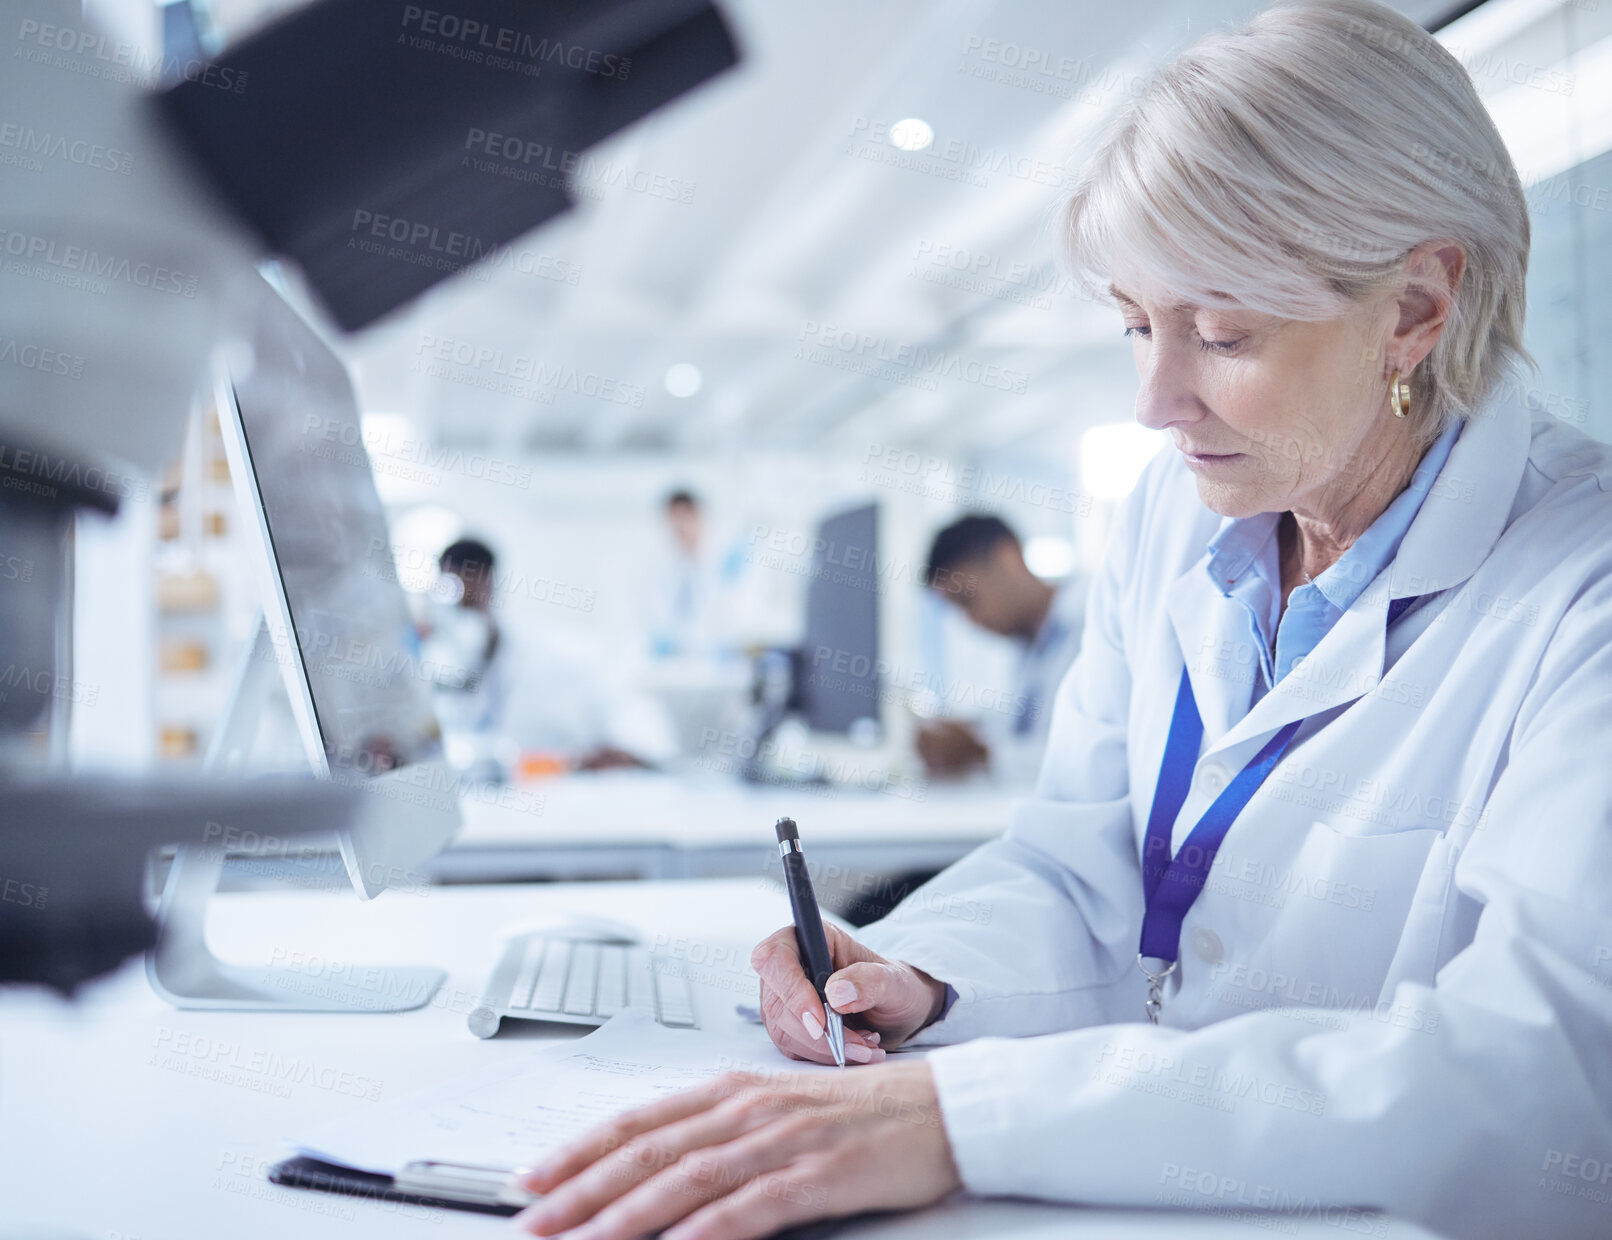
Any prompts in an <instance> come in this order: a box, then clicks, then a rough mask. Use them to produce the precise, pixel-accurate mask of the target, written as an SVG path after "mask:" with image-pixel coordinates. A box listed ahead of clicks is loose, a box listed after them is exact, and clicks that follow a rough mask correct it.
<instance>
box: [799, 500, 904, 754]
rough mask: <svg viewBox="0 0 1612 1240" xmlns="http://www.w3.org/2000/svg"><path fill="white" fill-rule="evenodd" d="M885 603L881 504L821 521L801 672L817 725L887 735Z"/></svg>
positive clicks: (861, 738)
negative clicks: (883, 715)
mask: <svg viewBox="0 0 1612 1240" xmlns="http://www.w3.org/2000/svg"><path fill="white" fill-rule="evenodd" d="M879 611H880V608H879V506H878V505H877V504H871V503H870V504H863V505H861V506H859V507H856V508H852V509H849V510H848V511H845V512H841V513H836V514H834V515H833V516H831V517H827V518H825V519H824V520H823V521H822V522H821V523H820V524H819V525H818V527H817V534H816V538H815V541H814V543H813V553H812V569H811V574H810V576H809V577H808V578H807V586H806V627H805V633H804V635H803V637H802V639H801V644H800V647H799V650H798V652H797V656H796V657H797V659H798V661H799V666H798V668H797V675H796V677H795V686H796V688H795V707H796V709H797V710H798V711H799V713H800V717H801V720H802V721H803V722H804V723H805V724H806V726H807V727H809V728H811V729H812V731H814V732H823V733H830V734H833V735H837V736H846V737H849V738H850V739H852V740H854V741H857V742H859V743H861V744H864V745H874V744H878V743H879V741H881V740H882V739H883V735H882V728H881V726H880V709H879V705H880V679H881V677H880V671H881V667H882V664H881V663H880V661H879Z"/></svg>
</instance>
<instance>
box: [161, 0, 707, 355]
mask: <svg viewBox="0 0 1612 1240" xmlns="http://www.w3.org/2000/svg"><path fill="white" fill-rule="evenodd" d="M737 59H738V54H737V51H736V50H735V47H734V43H733V39H732V36H731V34H730V33H729V31H728V29H727V27H726V25H725V24H724V23H723V21H722V18H721V16H720V15H719V14H718V13H717V11H716V10H715V9H714V8H712V7H711V5H710V4H709V3H708V0H541V2H540V3H532V2H531V0H443V7H441V8H436V7H432V4H431V3H430V2H429V0H427V3H421V4H415V3H403V2H400V0H319V2H317V3H314V4H312V5H309V6H307V7H305V8H301V9H298V10H297V11H296V12H294V13H292V14H290V15H288V16H287V17H285V18H284V19H282V20H280V21H278V22H275V23H274V24H272V25H270V26H268V27H266V28H265V29H263V30H262V31H260V32H258V33H257V34H255V35H253V36H251V37H250V38H248V39H246V40H245V41H243V42H242V43H240V44H239V45H238V46H236V47H232V48H230V49H228V50H227V51H225V52H224V53H223V55H222V56H220V57H219V59H218V60H217V61H215V62H214V64H213V65H212V67H211V69H210V71H209V72H208V73H206V74H197V75H195V77H194V80H188V81H184V82H181V83H179V84H178V85H176V86H174V87H173V88H172V89H171V90H168V91H166V92H164V93H163V94H161V95H159V96H158V97H157V98H158V105H159V107H160V109H161V110H162V112H163V113H164V114H165V115H166V117H167V118H168V120H169V122H170V123H171V125H172V127H173V128H174V129H175V130H177V132H178V134H179V136H180V139H181V141H182V143H183V144H184V145H185V146H186V147H187V148H188V149H189V150H190V151H191V152H192V154H193V155H194V156H195V157H196V158H197V159H198V160H199V162H200V163H201V165H202V166H203V168H204V169H205V171H206V173H207V175H208V176H209V178H210V179H211V180H212V182H213V183H214V184H215V186H216V188H217V189H218V190H219V191H220V192H221V193H222V195H223V196H224V198H225V199H226V200H227V201H228V202H229V204H230V205H231V206H232V207H233V208H234V209H235V210H236V211H238V212H239V213H240V214H241V215H242V216H243V217H245V219H246V220H247V221H248V222H249V223H250V224H251V225H252V227H253V228H254V229H256V231H257V232H258V233H259V234H260V235H261V236H262V238H263V240H264V241H265V242H266V243H267V244H268V245H269V246H270V247H271V248H272V249H274V250H277V251H279V252H281V253H283V254H286V255H289V256H290V257H292V258H294V259H295V260H296V261H297V262H298V263H299V264H300V265H301V266H302V268H303V270H304V271H305V272H306V273H307V275H308V278H309V280H310V281H311V282H312V284H313V286H314V288H315V289H316V290H317V291H318V293H319V295H320V296H321V297H322V298H323V300H324V302H325V304H326V306H327V307H328V308H329V310H330V312H331V313H332V315H333V316H334V317H335V319H336V321H337V322H338V323H340V324H341V325H342V326H343V327H344V328H346V329H348V330H355V329H357V328H360V327H363V326H365V325H367V324H369V323H371V322H373V321H374V320H376V319H378V318H380V317H381V316H382V315H384V314H387V313H388V312H390V311H392V310H395V309H396V308H398V307H399V306H401V305H403V304H404V303H406V302H408V301H409V300H410V299H412V298H414V297H415V296H417V295H418V294H420V293H421V292H423V291H424V290H425V289H428V288H430V287H431V286H432V285H433V284H436V283H437V282H439V281H440V280H443V279H445V278H446V277H447V276H449V275H452V274H453V273H454V272H456V271H458V270H460V269H461V268H463V267H465V266H467V265H469V264H471V263H473V262H475V261H477V260H478V259H480V258H483V257H485V256H487V255H491V256H492V259H493V261H495V262H504V263H510V264H512V265H514V266H515V267H516V268H517V269H519V270H521V271H523V272H524V271H527V268H531V271H530V272H528V274H531V275H532V276H533V277H534V278H538V279H543V278H548V279H561V280H564V279H567V278H568V273H567V272H566V271H565V270H564V269H563V268H556V267H554V265H553V262H552V260H547V259H541V258H539V257H538V256H536V255H535V254H531V253H523V252H521V251H520V250H519V249H518V248H515V249H513V250H512V249H511V248H510V247H509V244H508V243H509V242H511V241H513V240H514V239H515V238H517V237H519V236H520V235H521V234H522V233H525V232H527V231H528V230H530V229H532V228H534V227H535V226H536V225H538V224H541V223H542V222H543V221H544V220H547V219H549V218H550V217H552V216H554V215H557V214H559V212H561V211H563V210H565V209H566V207H568V206H569V205H570V202H571V199H570V196H569V195H568V193H567V192H566V188H565V180H566V176H567V174H568V173H569V172H571V171H572V170H573V169H574V168H575V167H576V165H577V163H578V161H579V160H580V159H581V158H583V154H582V153H583V152H584V151H585V150H586V148H587V147H589V146H591V145H593V144H594V143H596V142H598V141H600V140H601V139H603V138H605V137H606V136H608V135H609V134H612V133H614V132H616V131H617V130H618V129H621V128H622V127H624V126H626V125H628V124H630V123H631V122H632V121H635V120H637V119H638V118H639V117H642V116H645V115H647V114H648V113H650V112H652V111H654V110H655V109H656V108H658V107H660V106H661V105H662V104H664V103H667V102H668V101H670V100H672V99H674V98H676V97H677V96H678V95H681V94H683V93H684V92H685V91H687V90H690V89H692V88H693V87H695V86H697V85H699V84H700V83H701V82H703V81H705V80H706V79H707V78H710V77H712V76H714V75H715V74H717V73H719V72H721V71H722V70H723V69H726V68H728V67H730V66H731V65H733V64H735V63H736V61H737Z"/></svg>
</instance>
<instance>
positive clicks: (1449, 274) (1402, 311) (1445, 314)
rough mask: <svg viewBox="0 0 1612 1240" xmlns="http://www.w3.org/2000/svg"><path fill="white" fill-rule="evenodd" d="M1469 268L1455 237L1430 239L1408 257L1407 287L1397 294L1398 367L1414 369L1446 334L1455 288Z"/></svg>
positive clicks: (1395, 349) (1394, 350)
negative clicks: (1447, 239)
mask: <svg viewBox="0 0 1612 1240" xmlns="http://www.w3.org/2000/svg"><path fill="white" fill-rule="evenodd" d="M1465 271H1466V251H1465V250H1463V249H1462V248H1461V247H1460V246H1459V245H1457V244H1456V243H1455V242H1453V241H1427V242H1424V243H1423V244H1421V245H1419V246H1417V247H1416V248H1415V249H1414V250H1412V251H1411V252H1410V253H1409V254H1408V255H1406V257H1405V287H1404V288H1403V289H1402V290H1401V291H1400V294H1399V297H1398V304H1399V322H1398V324H1397V325H1396V326H1395V328H1394V337H1393V342H1392V353H1393V355H1394V356H1396V357H1397V358H1398V366H1397V368H1398V369H1400V370H1411V369H1413V368H1414V367H1415V366H1416V365H1417V364H1418V363H1420V362H1421V360H1422V359H1423V358H1424V357H1426V356H1427V355H1428V354H1429V353H1431V352H1432V351H1433V346H1434V345H1436V344H1437V343H1438V339H1439V337H1440V336H1441V335H1443V334H1444V326H1445V324H1446V323H1448V322H1449V319H1450V309H1451V307H1453V306H1454V305H1455V294H1456V291H1457V290H1458V289H1459V288H1460V287H1461V276H1462V274H1463V273H1464V272H1465Z"/></svg>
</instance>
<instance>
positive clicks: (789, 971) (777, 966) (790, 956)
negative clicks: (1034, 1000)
mask: <svg viewBox="0 0 1612 1240" xmlns="http://www.w3.org/2000/svg"><path fill="white" fill-rule="evenodd" d="M823 932H824V933H825V934H826V935H827V936H828V951H829V955H830V956H831V957H832V958H833V960H834V968H835V972H834V974H833V975H832V976H831V977H830V978H829V979H828V985H827V986H826V987H824V989H825V990H826V992H827V994H828V1002H829V1006H831V1007H832V1008H833V1009H834V1010H835V1011H836V1012H838V1013H839V1014H840V1015H841V1016H846V1017H850V1018H851V1019H850V1020H848V1021H847V1022H846V1026H845V1058H846V1061H847V1062H848V1063H878V1062H879V1060H881V1059H883V1058H884V1052H885V1050H887V1049H894V1048H895V1047H896V1046H899V1045H900V1044H901V1043H902V1042H904V1041H905V1040H906V1039H907V1038H910V1037H911V1036H912V1035H913V1034H914V1033H916V1032H917V1031H918V1030H920V1029H922V1028H923V1027H924V1026H925V1025H927V1024H928V1023H929V1022H930V1021H932V1020H933V1019H934V1018H935V1016H936V1015H937V1014H938V1013H939V1012H940V1007H941V1004H942V1003H944V1002H945V999H946V987H945V986H944V984H942V983H940V982H937V981H936V980H935V979H934V978H932V977H930V976H929V974H927V973H925V972H923V971H922V970H921V969H915V968H913V967H912V966H911V965H909V964H902V963H900V962H899V961H895V960H886V959H885V958H884V957H883V956H881V955H879V954H878V953H877V952H872V951H869V950H868V949H867V948H865V947H863V946H862V944H860V943H858V942H857V941H856V940H855V939H853V938H852V937H851V936H850V935H848V934H846V933H845V932H844V931H843V930H841V929H840V928H839V927H838V926H834V925H830V924H829V923H827V922H824V924H823ZM750 966H751V968H753V969H755V971H756V972H757V973H758V974H759V975H760V976H761V1019H762V1023H763V1024H765V1025H766V1026H767V1032H768V1033H769V1034H771V1035H772V1040H773V1042H775V1043H776V1044H777V1046H778V1049H779V1050H781V1051H783V1052H784V1054H786V1055H788V1056H790V1057H791V1058H793V1059H809V1060H813V1061H814V1062H816V1063H833V1062H834V1054H833V1052H832V1051H831V1050H829V1046H828V1039H827V1037H826V1036H825V1035H824V1033H823V1018H824V1013H823V1004H822V1001H821V1000H820V999H819V998H818V997H817V989H816V987H814V986H813V985H812V983H811V979H809V978H808V977H807V976H806V972H805V970H804V969H802V968H801V963H800V950H799V948H798V947H797V945H796V943H795V928H794V927H793V926H785V927H784V928H783V929H781V930H777V931H775V932H773V933H772V934H770V935H768V936H767V937H766V938H764V939H763V940H762V941H761V942H760V943H758V944H756V949H755V950H754V951H753V952H751V953H750Z"/></svg>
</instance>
